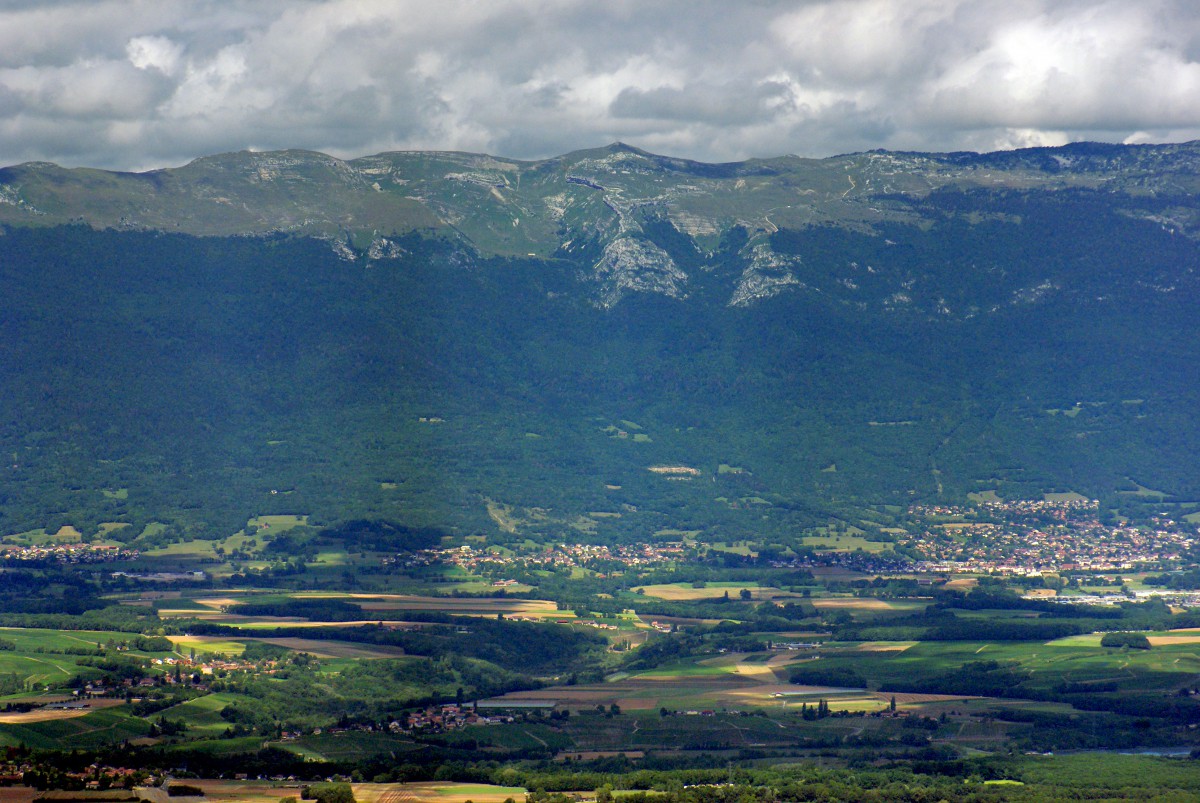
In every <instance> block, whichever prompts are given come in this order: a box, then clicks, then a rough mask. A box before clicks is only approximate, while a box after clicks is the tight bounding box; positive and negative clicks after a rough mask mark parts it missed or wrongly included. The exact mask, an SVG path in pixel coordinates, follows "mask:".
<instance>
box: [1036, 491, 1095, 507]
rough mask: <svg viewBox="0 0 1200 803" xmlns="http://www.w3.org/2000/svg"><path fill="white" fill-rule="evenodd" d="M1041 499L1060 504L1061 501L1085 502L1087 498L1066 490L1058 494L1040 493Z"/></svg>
mask: <svg viewBox="0 0 1200 803" xmlns="http://www.w3.org/2000/svg"><path fill="white" fill-rule="evenodd" d="M1042 499H1044V500H1045V501H1047V502H1052V503H1055V504H1061V503H1063V502H1086V501H1087V500H1088V498H1087V497H1086V496H1084V495H1083V494H1077V493H1075V492H1074V491H1067V492H1066V493H1058V494H1056V493H1050V494H1042Z"/></svg>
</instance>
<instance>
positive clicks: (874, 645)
mask: <svg viewBox="0 0 1200 803" xmlns="http://www.w3.org/2000/svg"><path fill="white" fill-rule="evenodd" d="M918 644H920V642H919V641H864V642H863V643H862V644H859V645H858V651H859V652H904V651H905V650H907V649H908V648H909V647H915V646H917V645H918Z"/></svg>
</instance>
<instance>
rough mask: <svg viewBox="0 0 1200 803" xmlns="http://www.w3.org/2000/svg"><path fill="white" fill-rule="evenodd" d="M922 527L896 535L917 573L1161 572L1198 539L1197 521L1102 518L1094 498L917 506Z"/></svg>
mask: <svg viewBox="0 0 1200 803" xmlns="http://www.w3.org/2000/svg"><path fill="white" fill-rule="evenodd" d="M911 512H912V513H913V515H915V516H918V517H920V518H922V519H923V521H922V522H921V526H920V527H919V529H918V531H917V532H915V533H912V534H905V535H901V536H899V537H898V545H899V546H900V547H902V548H903V549H904V550H905V551H907V552H908V553H909V554H910V555H913V556H914V557H916V558H917V559H918V560H917V565H916V567H915V568H916V569H917V570H918V571H924V572H948V573H981V574H998V575H1025V576H1028V575H1036V574H1040V573H1043V572H1072V571H1077V572H1105V571H1116V570H1162V569H1169V568H1174V567H1175V565H1176V564H1178V563H1179V562H1180V561H1182V560H1185V559H1186V557H1187V555H1188V553H1189V551H1190V550H1192V549H1193V548H1194V547H1195V546H1196V545H1197V543H1198V541H1197V528H1196V526H1195V525H1190V524H1181V523H1179V522H1176V521H1175V520H1173V519H1168V518H1156V519H1155V520H1154V522H1153V527H1131V526H1127V525H1123V524H1106V523H1103V522H1101V521H1100V517H1099V503H1098V502H1097V501H1095V500H1082V501H1081V500H1070V501H1062V502H1046V501H1037V502H1031V501H1022V502H1008V503H996V502H989V503H983V504H980V505H979V506H978V507H975V508H967V507H950V506H937V507H916V508H913V509H912V511H911Z"/></svg>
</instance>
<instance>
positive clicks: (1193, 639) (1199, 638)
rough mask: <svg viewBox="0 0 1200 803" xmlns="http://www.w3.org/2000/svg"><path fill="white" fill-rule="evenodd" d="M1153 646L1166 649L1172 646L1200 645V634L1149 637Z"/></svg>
mask: <svg viewBox="0 0 1200 803" xmlns="http://www.w3.org/2000/svg"><path fill="white" fill-rule="evenodd" d="M1147 638H1149V639H1150V644H1151V646H1154V647H1166V646H1170V645H1171V644H1200V633H1192V634H1190V635H1187V636H1148V637H1147Z"/></svg>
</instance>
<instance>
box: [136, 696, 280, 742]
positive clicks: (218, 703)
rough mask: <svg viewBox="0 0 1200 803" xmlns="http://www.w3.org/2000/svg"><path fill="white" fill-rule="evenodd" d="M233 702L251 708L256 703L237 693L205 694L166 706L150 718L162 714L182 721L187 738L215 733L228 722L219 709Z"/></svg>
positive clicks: (222, 729)
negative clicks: (185, 727) (185, 728)
mask: <svg viewBox="0 0 1200 803" xmlns="http://www.w3.org/2000/svg"><path fill="white" fill-rule="evenodd" d="M234 703H240V704H242V705H245V706H247V707H249V708H253V707H254V706H255V705H256V704H257V703H256V701H255V700H253V699H251V698H249V697H244V696H242V695H239V694H229V693H226V692H221V693H218V694H206V695H205V696H203V697H197V698H196V699H194V700H188V701H187V702H184V703H180V704H179V705H173V706H171V707H170V708H166V709H164V710H162V711H160V712H159V713H158V714H155V715H154V717H152V719H157V718H158V717H159V716H162V717H163V718H164V719H168V720H171V721H178V722H182V723H184V724H185V725H187V734H186V735H187V736H188V737H189V738H194V737H196V736H201V737H203V736H208V735H216V734H220V733H222V732H224V731H225V729H226V728H228V727H229V724H230V723H229V722H228V721H226V720H224V719H222V718H221V709H223V708H225V706H227V705H233V704H234Z"/></svg>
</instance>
